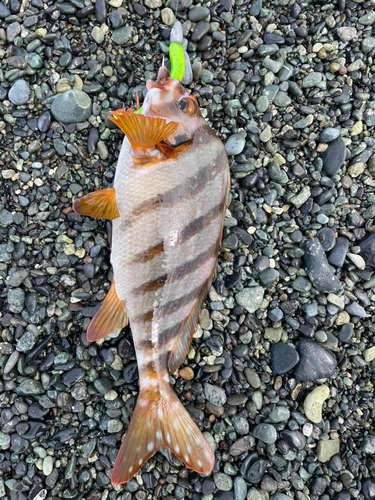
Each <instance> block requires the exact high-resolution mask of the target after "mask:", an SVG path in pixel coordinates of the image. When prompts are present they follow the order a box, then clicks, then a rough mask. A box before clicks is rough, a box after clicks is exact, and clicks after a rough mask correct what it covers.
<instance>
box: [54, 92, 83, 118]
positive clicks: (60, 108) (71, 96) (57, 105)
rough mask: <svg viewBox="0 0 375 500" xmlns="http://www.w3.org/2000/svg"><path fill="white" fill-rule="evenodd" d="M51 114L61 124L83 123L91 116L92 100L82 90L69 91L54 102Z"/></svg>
mask: <svg viewBox="0 0 375 500" xmlns="http://www.w3.org/2000/svg"><path fill="white" fill-rule="evenodd" d="M51 113H52V115H53V117H54V118H55V120H57V121H59V122H61V123H81V122H84V121H85V120H87V118H88V117H89V116H90V115H91V99H90V97H89V96H88V95H87V94H86V93H85V92H82V90H68V91H67V92H64V93H62V94H59V95H58V96H57V97H56V99H55V100H54V101H53V103H52V106H51Z"/></svg>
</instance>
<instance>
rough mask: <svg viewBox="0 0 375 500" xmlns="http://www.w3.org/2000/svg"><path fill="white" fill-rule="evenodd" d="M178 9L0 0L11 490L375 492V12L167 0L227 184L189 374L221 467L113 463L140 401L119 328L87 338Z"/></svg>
mask: <svg viewBox="0 0 375 500" xmlns="http://www.w3.org/2000/svg"><path fill="white" fill-rule="evenodd" d="M175 7H176V0H171V1H170V2H162V0H143V1H141V2H134V1H126V0H124V1H122V0H110V1H109V2H105V1H104V0H96V3H92V1H91V0H70V2H62V3H57V2H53V1H50V0H31V1H30V2H29V1H28V0H26V1H23V2H22V5H21V2H20V1H19V0H9V1H7V0H5V1H4V0H3V1H2V3H0V26H2V27H1V28H0V137H1V140H0V142H1V150H0V165H1V173H0V310H1V312H0V321H1V339H0V408H1V410H0V497H1V498H6V499H7V500H8V499H12V500H26V499H28V500H44V498H46V497H47V498H48V499H51V500H52V499H53V500H56V499H58V498H61V499H82V498H85V499H88V500H100V499H101V500H106V499H107V498H109V499H110V500H114V499H117V498H119V499H120V500H130V499H132V498H134V499H136V500H145V499H146V498H152V497H158V498H165V499H168V500H173V499H177V500H182V499H183V498H190V499H192V500H198V499H202V500H211V499H218V500H219V499H220V500H232V499H234V500H245V498H247V500H268V499H271V500H290V499H291V498H293V499H297V500H308V499H310V500H318V499H320V500H330V499H334V500H350V499H351V498H357V499H358V500H374V499H375V432H374V428H373V419H374V415H375V407H374V393H373V392H374V383H375V374H374V368H375V326H374V324H373V322H374V320H375V308H374V304H375V275H374V268H375V225H374V218H375V194H374V188H375V175H374V174H375V155H374V154H373V153H374V146H375V139H374V138H373V135H374V126H375V101H374V97H375V64H374V54H375V4H374V1H362V0H355V1H349V0H337V1H336V0H332V1H331V2H329V1H328V2H326V1H322V0H319V1H312V0H306V1H304V0H302V1H300V0H297V1H294V0H289V1H288V0H275V1H273V2H266V1H264V2H263V3H262V0H256V1H255V2H250V1H248V0H235V1H233V2H232V1H231V0H219V1H218V2H217V1H216V0H212V1H210V0H209V1H207V2H205V0H204V1H203V2H202V4H197V5H195V4H194V3H193V0H180V2H179V6H178V15H177V17H178V19H179V20H181V22H183V26H184V30H185V36H186V46H187V51H188V53H189V55H190V58H191V61H192V63H193V75H194V80H193V82H191V83H189V84H188V85H187V88H188V89H189V90H190V91H191V92H192V93H193V94H194V95H196V96H197V98H198V100H199V103H200V106H201V109H202V114H203V116H204V117H205V118H206V119H207V120H208V122H209V123H210V125H211V126H212V127H213V128H214V129H215V130H216V132H217V134H218V136H219V137H220V138H221V139H222V140H223V142H224V143H225V145H226V149H227V152H228V155H229V161H230V165H231V171H232V197H231V203H230V205H229V209H228V211H227V214H226V219H225V228H224V239H223V243H222V250H221V254H220V269H219V274H218V277H217V280H216V282H215V283H214V284H213V287H212V289H211V291H210V293H209V296H208V298H207V300H206V302H205V306H204V308H203V310H202V312H201V314H200V320H199V325H200V326H199V328H198V331H197V333H196V334H195V336H194V339H193V343H192V346H191V348H190V351H189V354H188V357H187V359H186V361H185V362H184V363H183V366H182V367H181V369H180V371H179V374H177V373H176V374H173V375H172V376H171V378H172V381H173V384H174V387H175V389H176V391H177V393H178V394H179V397H180V399H181V401H182V402H183V403H184V404H185V405H186V407H187V409H188V411H189V412H190V413H191V415H192V417H193V418H194V420H195V421H196V422H197V423H198V425H199V426H200V428H201V429H202V430H203V431H204V432H205V436H206V437H207V439H208V440H209V442H210V444H211V446H212V448H213V450H214V451H215V454H216V465H215V468H214V470H213V472H212V473H211V474H209V475H207V476H206V477H203V476H199V475H198V474H196V473H194V472H192V471H190V470H189V469H187V468H185V467H183V466H182V465H181V463H179V462H176V460H175V459H174V458H173V457H171V456H168V454H167V453H162V452H159V453H157V454H156V455H155V456H154V457H153V458H152V459H151V460H150V461H149V462H148V463H147V464H146V465H145V466H144V467H143V469H142V472H141V473H140V474H138V475H137V476H136V477H135V478H133V479H132V480H131V481H130V482H129V483H128V484H127V485H125V486H112V485H111V484H110V475H111V468H112V466H113V463H114V460H115V458H116V454H117V451H118V448H119V445H120V442H121V438H122V436H123V433H124V431H126V428H127V425H128V423H129V421H130V417H131V415H132V412H133V410H134V404H135V401H136V397H137V391H138V381H137V368H136V360H135V355H134V349H133V344H132V339H131V332H130V330H129V329H128V328H127V329H126V331H125V332H123V333H122V334H121V335H118V334H117V335H112V338H107V339H106V341H105V342H103V343H101V344H100V345H98V344H93V345H89V344H88V343H87V342H86V340H85V330H86V328H87V326H88V324H89V322H90V319H91V318H92V316H93V315H94V314H95V311H96V310H97V308H98V306H99V304H100V302H101V301H102V300H103V298H104V297H105V295H106V292H107V291H108V289H109V284H110V281H111V278H112V272H111V268H110V263H109V255H110V250H109V243H108V239H109V233H110V224H109V223H108V222H105V221H96V220H93V219H89V218H84V217H81V216H79V215H76V214H75V213H73V212H72V210H71V205H72V200H73V199H74V197H77V196H82V195H84V194H86V193H87V192H90V191H93V190H96V189H102V188H106V187H109V186H111V183H112V182H113V177H114V172H115V168H116V160H117V157H118V154H119V149H120V146H121V141H122V134H121V133H120V132H119V131H118V130H116V129H115V127H114V126H113V125H112V124H111V123H110V121H108V114H109V113H110V111H112V110H117V109H118V108H122V107H125V108H126V107H133V108H134V107H135V100H134V97H135V92H136V91H138V92H139V93H140V94H143V95H144V92H145V80H146V79H147V78H154V77H155V75H156V71H157V69H158V67H159V66H160V62H161V59H162V56H163V54H165V55H168V39H169V34H170V28H171V26H172V24H173V22H174V10H175Z"/></svg>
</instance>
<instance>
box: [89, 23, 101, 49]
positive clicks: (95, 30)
mask: <svg viewBox="0 0 375 500" xmlns="http://www.w3.org/2000/svg"><path fill="white" fill-rule="evenodd" d="M91 36H92V38H93V39H94V40H95V42H96V43H98V44H99V45H100V44H101V43H103V42H104V33H103V31H102V30H101V29H100V28H99V26H94V27H93V29H92V31H91Z"/></svg>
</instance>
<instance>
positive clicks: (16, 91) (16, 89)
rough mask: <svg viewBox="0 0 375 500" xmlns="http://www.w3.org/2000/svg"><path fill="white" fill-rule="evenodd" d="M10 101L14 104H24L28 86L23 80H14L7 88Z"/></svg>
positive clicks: (26, 98) (27, 98) (27, 96)
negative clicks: (8, 88)
mask: <svg viewBox="0 0 375 500" xmlns="http://www.w3.org/2000/svg"><path fill="white" fill-rule="evenodd" d="M8 97H9V100H10V102H12V103H13V104H15V105H16V106H21V105H22V104H26V103H27V101H28V100H29V97H30V87H29V84H28V83H27V82H26V81H25V80H16V81H15V82H14V84H13V85H12V87H11V89H10V90H9V94H8Z"/></svg>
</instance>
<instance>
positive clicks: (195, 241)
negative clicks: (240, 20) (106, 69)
mask: <svg viewBox="0 0 375 500" xmlns="http://www.w3.org/2000/svg"><path fill="white" fill-rule="evenodd" d="M147 88H148V93H147V96H146V99H145V102H144V104H143V107H142V115H134V114H132V113H130V112H129V113H128V114H127V115H125V114H124V113H125V112H122V113H121V114H120V113H119V114H118V115H117V120H118V121H119V122H120V125H119V126H121V124H122V122H121V120H124V123H123V127H122V128H123V130H125V131H126V133H127V137H125V138H124V142H123V145H122V148H121V152H120V157H119V160H118V165H117V169H116V175H115V180H114V187H113V190H109V191H111V193H112V194H111V196H112V198H113V199H112V201H111V207H112V210H113V207H114V206H115V207H116V209H117V212H116V218H114V220H113V232H112V253H111V263H112V266H113V274H114V280H113V283H112V287H111V291H110V294H109V295H111V294H112V295H111V297H112V296H113V297H115V299H113V300H112V298H109V299H108V304H107V305H105V304H103V306H102V307H101V309H100V310H99V313H98V318H99V319H98V320H96V319H95V318H94V319H93V321H92V324H93V325H94V326H91V325H90V327H91V329H90V327H89V331H88V338H89V339H90V340H94V339H95V338H93V337H96V338H98V336H100V335H101V336H103V334H104V333H105V332H106V333H109V332H108V328H109V327H108V326H107V323H108V322H109V323H110V328H113V323H116V321H117V325H119V324H121V325H123V324H125V323H126V321H127V320H128V321H129V322H130V325H131V329H132V335H133V340H134V346H135V350H136V355H137V363H138V369H139V397H138V400H137V405H136V408H135V412H134V415H133V418H132V420H131V423H130V425H129V427H128V430H127V433H126V436H125V438H124V440H123V443H122V446H121V449H120V452H119V454H118V457H117V459H116V463H115V465H114V469H113V475H112V482H113V484H120V483H124V482H126V481H128V480H129V479H130V478H131V477H132V476H133V475H134V474H135V473H136V472H137V471H138V470H139V469H140V467H141V466H142V465H143V464H144V463H145V462H146V461H147V460H148V459H149V458H150V456H151V455H153V454H154V453H155V451H157V450H158V449H160V448H161V447H164V446H167V447H168V448H170V449H171V450H172V451H173V453H175V455H177V456H178V458H180V459H181V460H182V461H183V462H184V463H185V464H186V465H187V466H188V467H190V468H192V469H194V470H196V471H197V472H201V473H206V472H209V471H210V470H211V469H212V468H213V465H214V455H213V453H212V450H211V448H210V446H209V444H208V443H207V441H206V440H205V439H204V437H203V435H202V434H201V432H200V430H199V429H198V427H197V426H196V424H195V423H194V422H193V420H192V419H191V417H190V416H189V414H188V413H187V411H186V410H185V408H184V407H183V405H182V404H181V402H180V401H179V400H178V398H177V396H176V394H175V393H174V391H173V389H172V387H171V385H170V379H169V371H170V372H172V373H173V372H175V371H176V369H177V368H178V367H179V366H180V365H181V363H182V362H183V360H184V358H185V357H186V354H187V351H188V348H189V346H190V343H191V339H192V336H193V334H194V332H195V329H196V326H197V321H198V314H199V311H200V308H201V305H202V303H203V301H204V299H205V297H206V294H207V292H208V289H209V287H210V285H211V283H212V281H213V279H214V276H215V273H216V267H217V257H218V252H219V248H220V243H221V235H222V225H223V219H224V213H225V209H226V206H227V203H228V196H229V186H230V179H229V165H228V159H227V156H226V153H225V148H224V146H223V145H222V143H221V141H220V140H219V139H218V138H217V137H216V135H215V134H214V132H213V131H212V130H211V129H210V127H209V126H208V125H207V123H206V122H205V120H204V119H203V118H202V117H201V115H200V112H199V107H198V105H197V103H196V101H195V99H194V98H193V97H192V96H190V95H189V94H188V93H187V92H186V90H185V89H184V88H183V87H182V85H181V84H180V83H179V82H178V80H173V79H171V78H170V77H169V75H168V74H167V71H166V69H165V68H163V67H162V68H161V70H160V71H159V75H158V79H157V81H156V82H150V81H148V82H147ZM115 116H116V114H115ZM134 117H135V118H134ZM160 119H162V120H160ZM155 120H156V121H155ZM158 120H159V121H158ZM133 121H134V124H133ZM130 122H131V123H130ZM150 124H151V125H152V127H154V128H155V127H156V125H157V124H160V127H161V128H163V127H164V129H165V132H164V135H166V133H168V136H166V137H164V138H163V140H161V141H159V140H158V143H157V144H155V145H154V146H153V147H150V144H151V143H152V141H151V140H150V141H149V143H147V145H146V146H147V147H146V146H145V144H141V145H139V142H142V140H140V139H139V135H140V134H141V132H140V131H139V130H138V129H142V127H143V128H145V127H146V128H145V130H146V132H145V135H147V134H148V135H152V134H151V132H150V127H151V125H150ZM131 126H132V127H133V128H132V129H131V130H130V128H129V127H131ZM137 127H138V129H137ZM154 128H152V131H153V130H154ZM134 130H135V131H134ZM171 130H173V132H172V133H170V132H171ZM132 134H133V135H132ZM162 135H163V134H162ZM135 137H137V138H138V139H137V140H136V139H135ZM157 139H159V137H157ZM155 140H156V139H155ZM137 141H138V142H137ZM146 142H147V141H146ZM88 196H90V195H88ZM83 200H84V199H83ZM98 205H99V203H96V209H97V206H98ZM80 208H81V211H80ZM75 209H76V211H78V212H79V213H82V210H83V209H82V206H81V207H80V206H79V203H78V204H77V205H76V207H75ZM83 211H84V210H83ZM106 300H107V299H106ZM114 304H115V305H114ZM101 310H102V312H101V313H100V311H101ZM106 311H109V313H108V312H107V313H106ZM125 311H126V314H125ZM105 313H106V314H105ZM90 337H91V338H90Z"/></svg>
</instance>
